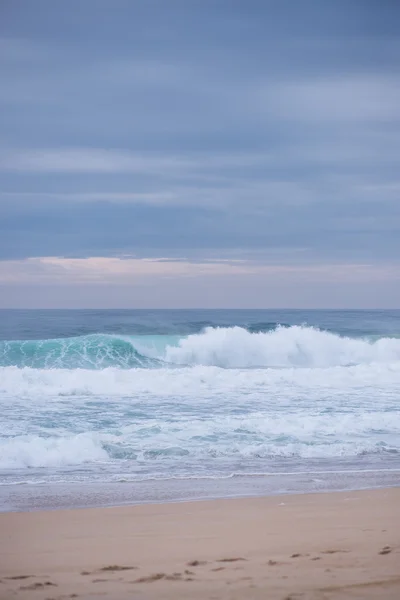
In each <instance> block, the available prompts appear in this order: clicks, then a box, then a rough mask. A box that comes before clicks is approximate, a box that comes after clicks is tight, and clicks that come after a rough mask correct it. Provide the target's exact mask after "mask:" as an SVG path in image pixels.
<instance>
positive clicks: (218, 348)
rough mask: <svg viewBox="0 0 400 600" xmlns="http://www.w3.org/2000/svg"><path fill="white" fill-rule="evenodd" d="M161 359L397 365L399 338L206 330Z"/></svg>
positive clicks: (298, 330) (296, 329) (293, 330)
mask: <svg viewBox="0 0 400 600" xmlns="http://www.w3.org/2000/svg"><path fill="white" fill-rule="evenodd" d="M165 358H166V360H168V361H169V362H172V363H176V364H185V365H188V364H189V365H214V366H219V367H225V368H238V367H334V366H347V365H355V364H366V363H367V364H368V363H371V362H380V363H387V362H392V361H398V360H400V339H396V338H381V339H378V340H375V341H368V340H364V339H353V338H347V337H341V336H339V335H337V334H334V333H329V332H327V331H320V330H318V329H314V328H312V327H301V326H293V327H278V328H277V329H275V330H273V331H269V332H267V333H250V332H248V331H247V330H246V329H243V328H241V327H229V328H211V327H210V328H208V329H206V330H205V331H204V332H203V333H199V334H195V335H190V336H188V337H187V338H183V339H181V340H180V341H179V344H178V346H169V347H168V348H167V349H166V353H165Z"/></svg>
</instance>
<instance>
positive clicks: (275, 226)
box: [0, 0, 400, 308]
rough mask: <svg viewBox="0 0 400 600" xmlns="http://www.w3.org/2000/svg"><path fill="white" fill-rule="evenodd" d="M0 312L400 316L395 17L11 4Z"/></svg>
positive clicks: (327, 4) (184, 5) (197, 4)
mask: <svg viewBox="0 0 400 600" xmlns="http://www.w3.org/2000/svg"><path fill="white" fill-rule="evenodd" d="M0 77H1V79H0V81H1V86H0V307H3V308H5V307H7V308H8V307H16V308H91V307H93V308H107V307H110V308H113V307H114V308H179V307H188V308H195V307H204V308H214V307H226V308H230V307H232V308H269V307H276V308H280V307H282V308H284V307H286V308H296V307H298V308H358V307H359V308H396V307H399V306H400V3H399V2H396V1H394V0H334V1H333V0H298V1H295V0H279V1H278V0H126V1H125V0H68V2H65V1H63V0H35V2H32V0H1V2H0Z"/></svg>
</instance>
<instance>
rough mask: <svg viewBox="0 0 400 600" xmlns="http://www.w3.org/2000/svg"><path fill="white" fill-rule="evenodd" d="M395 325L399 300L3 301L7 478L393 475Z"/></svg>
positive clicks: (398, 458)
mask: <svg viewBox="0 0 400 600" xmlns="http://www.w3.org/2000/svg"><path fill="white" fill-rule="evenodd" d="M399 335H400V311H284V310H281V311H270V310H266V311H254V310H251V311H245V310H243V311H238V310H232V311H229V310H215V311H211V310H210V311H206V310H198V311H195V310H192V311H189V310H181V311H134V310H132V311H99V310H94V311H87V310H85V311H78V310H75V311H0V411H1V415H2V416H1V431H0V486H2V487H3V488H4V489H11V488H12V487H13V486H14V487H13V489H14V490H15V489H16V488H15V485H16V484H26V485H27V486H28V487H32V486H35V485H36V486H38V485H40V486H45V485H52V486H60V487H59V489H61V486H64V487H63V488H62V489H64V490H65V486H66V485H71V486H73V485H76V484H78V483H79V484H102V485H106V484H107V485H109V484H112V483H117V482H122V481H124V482H128V483H131V484H135V485H139V483H140V482H152V481H153V482H154V481H155V482H160V481H163V482H164V484H163V485H164V488H163V489H164V490H165V482H168V481H170V482H173V481H175V482H176V481H177V480H179V481H186V482H187V481H196V484H193V486H195V487H196V486H198V485H199V481H203V482H205V481H213V482H214V483H213V486H214V487H215V485H216V483H215V482H216V481H220V482H223V481H228V479H230V478H232V477H234V478H235V477H244V476H247V475H253V476H257V475H259V476H261V475H263V474H267V475H268V474H270V475H271V474H275V475H276V474H278V473H279V474H281V475H280V476H281V477H284V476H285V475H288V476H289V475H290V474H294V473H297V474H299V473H303V472H306V473H310V472H313V473H319V474H320V475H319V476H323V477H324V478H325V479H324V481H325V483H326V485H327V486H328V487H329V481H331V483H332V485H333V479H334V477H333V475H331V476H329V473H331V474H332V473H336V474H337V473H339V472H340V473H343V472H348V473H350V472H351V473H359V474H358V475H353V476H352V478H351V480H352V484H353V485H354V484H355V483H356V480H357V478H362V476H363V473H364V474H365V473H367V472H368V473H372V472H373V473H385V472H388V470H389V471H390V472H391V473H394V474H395V475H394V477H395V481H396V477H397V475H396V473H397V469H398V468H400V411H399V407H400V337H399ZM360 473H361V474H360ZM321 474H322V475H321ZM323 474H325V475H323ZM326 474H328V479H326ZM335 477H337V475H335ZM311 480H312V481H314V484H315V481H317V480H318V477H316V478H311ZM360 480H361V479H360ZM135 482H136V483H135ZM171 485H172V484H171ZM218 485H219V484H218ZM221 485H222V484H221ZM280 485H281V486H282V485H284V484H280ZM299 485H300V484H299ZM302 485H303V484H302ZM304 485H305V487H306V488H307V485H310V486H311V485H312V484H311V483H310V482H309V484H304ZM204 486H205V484H204V485H203V487H204ZM220 487H221V486H220ZM220 487H219V488H218V489H220ZM303 487H304V486H303ZM135 489H136V488H135ZM146 489H147V488H146ZM149 489H150V488H149ZM196 489H197V488H196ZM221 489H224V488H223V486H222V488H221ZM226 489H228V487H226ZM151 490H152V491H151V493H150V492H149V494H150V496H151V497H149V498H148V499H154V498H153V496H154V495H156V496H157V494H159V493H161V492H160V487H159V486H158V487H154V486H153V487H151ZM163 493H164V492H163ZM13 494H15V491H14V492H13ZM3 496H4V494H3Z"/></svg>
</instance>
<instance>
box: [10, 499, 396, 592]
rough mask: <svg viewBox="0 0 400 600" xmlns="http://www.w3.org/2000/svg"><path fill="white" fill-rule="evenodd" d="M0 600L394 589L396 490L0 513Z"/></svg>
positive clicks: (386, 590)
mask: <svg viewBox="0 0 400 600" xmlns="http://www.w3.org/2000/svg"><path fill="white" fill-rule="evenodd" d="M0 564H1V583H0V598H1V599H2V600H8V599H12V598H33V599H37V600H42V599H47V600H50V599H53V600H61V599H66V598H82V599H83V598H91V599H92V598H110V599H112V600H123V599H125V598H140V599H142V598H143V599H147V598H165V599H175V598H177V599H180V598H182V599H183V598H199V599H200V598H201V599H205V598H207V599H208V598H209V599H210V600H211V599H213V600H217V599H219V598H231V599H241V598H243V599H252V598H254V599H259V598H260V599H261V598H263V599H265V598H268V599H271V600H272V599H275V598H276V599H279V600H289V599H291V600H295V599H297V598H299V599H307V598H312V599H314V598H315V599H326V600H331V599H332V600H334V599H342V598H343V599H344V598H359V599H364V598H380V599H392V598H393V599H397V598H399V597H400V488H391V489H384V490H370V491H360V492H340V493H329V494H309V495H299V496H296V495H291V496H280V497H265V498H251V499H233V500H216V501H207V502H189V503H180V504H163V505H141V506H132V507H119V508H93V509H78V510H58V511H45V512H31V513H3V514H0Z"/></svg>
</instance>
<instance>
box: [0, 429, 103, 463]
mask: <svg viewBox="0 0 400 600" xmlns="http://www.w3.org/2000/svg"><path fill="white" fill-rule="evenodd" d="M107 459H109V456H108V454H107V452H106V451H105V450H104V449H103V448H102V446H101V442H100V440H99V439H98V437H97V436H95V435H93V434H85V433H84V434H78V435H72V436H70V435H68V436H64V437H48V438H44V437H40V436H34V435H30V436H28V435H25V436H18V437H16V438H8V439H7V438H5V439H4V438H3V439H2V440H0V468H1V469H12V468H24V467H60V466H69V465H80V464H83V463H85V462H98V461H104V460H107Z"/></svg>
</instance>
